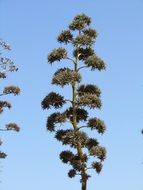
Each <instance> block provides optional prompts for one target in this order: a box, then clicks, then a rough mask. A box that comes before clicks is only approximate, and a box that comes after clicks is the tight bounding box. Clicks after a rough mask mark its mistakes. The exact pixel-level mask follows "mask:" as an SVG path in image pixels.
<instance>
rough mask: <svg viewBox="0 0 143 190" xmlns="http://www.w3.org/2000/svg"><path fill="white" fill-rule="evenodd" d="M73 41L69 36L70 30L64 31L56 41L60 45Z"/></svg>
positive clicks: (71, 36)
mask: <svg viewBox="0 0 143 190" xmlns="http://www.w3.org/2000/svg"><path fill="white" fill-rule="evenodd" d="M72 39H73V35H72V34H71V32H70V30H64V31H62V33H61V34H60V35H59V36H58V38H57V40H58V42H60V43H65V44H67V43H69V42H71V41H72Z"/></svg>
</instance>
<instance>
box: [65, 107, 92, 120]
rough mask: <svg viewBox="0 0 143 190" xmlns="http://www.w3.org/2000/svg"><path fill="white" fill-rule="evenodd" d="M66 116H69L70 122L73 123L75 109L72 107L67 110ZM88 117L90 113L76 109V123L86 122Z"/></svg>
mask: <svg viewBox="0 0 143 190" xmlns="http://www.w3.org/2000/svg"><path fill="white" fill-rule="evenodd" d="M65 114H66V116H67V118H68V119H70V121H71V122H72V121H73V108H72V107H70V108H69V109H67V110H66V111H65ZM87 117H88V112H87V111H86V110H85V109H82V108H76V121H77V122H80V121H86V119H87Z"/></svg>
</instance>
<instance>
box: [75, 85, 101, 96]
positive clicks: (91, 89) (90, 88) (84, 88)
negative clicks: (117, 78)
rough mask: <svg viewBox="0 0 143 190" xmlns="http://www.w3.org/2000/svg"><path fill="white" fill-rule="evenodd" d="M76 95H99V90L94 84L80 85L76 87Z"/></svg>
mask: <svg viewBox="0 0 143 190" xmlns="http://www.w3.org/2000/svg"><path fill="white" fill-rule="evenodd" d="M77 92H78V96H83V95H84V94H94V95H96V96H97V97H100V94H101V91H100V89H99V88H98V87H97V86H96V85H92V84H88V85H84V84H83V85H80V86H79V87H78V89H77Z"/></svg>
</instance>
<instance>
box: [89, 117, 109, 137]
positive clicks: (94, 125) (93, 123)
mask: <svg viewBox="0 0 143 190" xmlns="http://www.w3.org/2000/svg"><path fill="white" fill-rule="evenodd" d="M87 126H88V127H90V128H91V129H96V130H97V131H98V133H101V134H103V133H104V132H105V130H106V127H105V124H104V121H102V120H101V119H98V118H96V117H94V118H91V119H89V120H88V123H87Z"/></svg>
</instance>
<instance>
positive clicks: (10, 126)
mask: <svg viewBox="0 0 143 190" xmlns="http://www.w3.org/2000/svg"><path fill="white" fill-rule="evenodd" d="M6 129H7V130H14V131H16V132H19V131H20V127H18V125H17V124H16V123H9V124H7V125H6Z"/></svg>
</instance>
